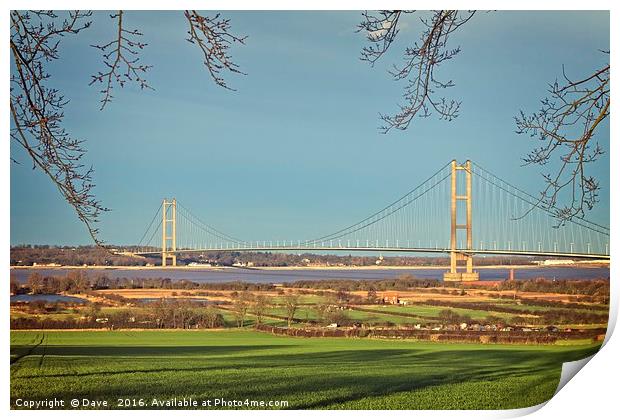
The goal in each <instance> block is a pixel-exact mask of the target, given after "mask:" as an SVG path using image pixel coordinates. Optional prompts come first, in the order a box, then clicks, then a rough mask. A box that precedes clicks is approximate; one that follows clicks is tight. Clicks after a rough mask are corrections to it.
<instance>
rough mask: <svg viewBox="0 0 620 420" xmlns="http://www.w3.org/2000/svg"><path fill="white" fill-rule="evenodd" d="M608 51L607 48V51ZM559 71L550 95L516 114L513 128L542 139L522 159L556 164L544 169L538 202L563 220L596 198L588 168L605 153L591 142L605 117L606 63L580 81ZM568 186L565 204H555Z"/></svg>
mask: <svg viewBox="0 0 620 420" xmlns="http://www.w3.org/2000/svg"><path fill="white" fill-rule="evenodd" d="M606 53H607V54H609V53H608V52H606ZM562 73H563V78H564V80H563V82H562V83H561V84H560V83H559V82H558V81H557V80H556V81H555V82H554V83H553V84H551V85H550V86H549V97H546V98H544V99H543V100H542V101H541V103H542V107H541V109H540V110H539V111H538V112H536V113H534V114H531V115H526V114H525V113H524V112H523V111H521V112H520V115H519V116H518V117H516V118H515V121H516V125H517V133H519V134H529V135H530V136H531V137H535V138H537V139H538V141H540V142H541V143H542V145H541V146H539V147H536V148H535V149H533V150H532V151H531V152H530V153H529V154H528V155H527V156H526V157H525V158H524V159H523V161H524V164H526V165H529V164H535V165H540V166H546V165H547V164H548V163H549V162H550V161H551V159H553V158H554V156H557V158H559V161H560V162H559V169H557V171H554V174H553V175H552V174H551V173H543V174H542V175H543V178H544V180H545V184H546V187H545V189H544V190H543V191H542V192H541V194H540V198H539V201H540V203H539V204H543V205H545V206H546V207H547V208H549V209H552V210H553V211H554V214H555V216H556V217H557V218H558V219H559V220H560V221H561V222H564V221H567V220H570V219H572V218H573V217H583V216H584V213H585V211H586V210H591V209H592V208H593V206H594V205H595V204H596V203H597V202H598V200H599V198H598V191H599V190H600V184H599V181H598V180H597V179H596V178H595V177H593V176H591V175H589V174H588V173H587V165H588V164H590V163H592V162H594V161H596V160H597V159H598V158H599V157H600V156H601V155H602V154H603V153H604V151H603V149H602V148H601V146H600V145H599V144H598V143H595V144H594V145H592V142H593V140H594V137H595V134H596V130H597V128H598V127H599V125H600V124H601V122H603V121H604V120H605V119H607V117H608V116H609V103H610V97H609V92H610V90H609V89H610V86H609V65H605V66H603V67H602V68H601V69H599V70H597V71H596V72H594V73H593V74H591V75H590V76H588V77H586V78H584V79H581V80H579V81H573V80H571V79H569V78H568V77H567V76H566V74H565V73H564V71H563V72H562ZM563 191H566V195H567V196H568V200H567V201H568V203H569V204H568V205H565V206H561V207H560V206H558V203H559V202H561V201H564V200H560V196H561V194H562V192H563Z"/></svg>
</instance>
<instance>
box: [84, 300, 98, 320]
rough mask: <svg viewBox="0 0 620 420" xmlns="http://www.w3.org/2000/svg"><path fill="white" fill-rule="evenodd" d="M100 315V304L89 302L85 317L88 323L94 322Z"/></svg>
mask: <svg viewBox="0 0 620 420" xmlns="http://www.w3.org/2000/svg"><path fill="white" fill-rule="evenodd" d="M100 314H101V303H100V302H91V303H89V304H88V306H87V307H86V312H85V316H86V318H88V320H89V321H93V322H94V321H95V320H96V319H97V318H99V315H100Z"/></svg>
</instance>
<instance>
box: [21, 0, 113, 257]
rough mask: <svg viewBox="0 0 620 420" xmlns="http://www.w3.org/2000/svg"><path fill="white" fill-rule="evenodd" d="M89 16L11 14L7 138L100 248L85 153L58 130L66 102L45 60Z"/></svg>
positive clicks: (79, 142) (97, 209) (98, 206)
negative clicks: (52, 81)
mask: <svg viewBox="0 0 620 420" xmlns="http://www.w3.org/2000/svg"><path fill="white" fill-rule="evenodd" d="M90 16H91V13H90V12H81V11H74V12H68V18H67V19H64V20H63V21H62V22H60V21H59V19H58V16H57V15H56V14H55V13H53V12H51V11H36V12H20V11H11V13H10V17H11V40H10V48H11V55H12V61H13V64H14V66H15V71H12V72H11V98H10V109H11V119H12V127H11V139H12V140H13V141H15V142H17V143H18V144H19V145H21V146H22V147H23V148H24V149H25V150H26V152H27V153H28V155H29V156H30V158H31V159H32V162H33V169H34V168H39V169H41V170H42V171H43V172H44V173H45V174H46V175H47V176H48V177H49V178H50V179H51V180H52V182H53V183H54V184H55V185H56V186H57V187H58V189H59V191H60V192H61V194H62V195H63V197H64V198H65V199H66V201H67V202H68V203H69V204H70V205H71V206H72V207H73V208H74V209H75V211H76V213H77V215H78V217H79V219H80V220H81V221H82V222H84V224H85V225H86V227H87V229H88V232H89V234H90V236H91V237H92V238H93V240H94V241H95V242H96V243H97V244H99V245H101V244H102V242H101V241H100V240H99V239H98V238H97V234H98V231H97V229H95V228H94V224H95V223H96V222H97V218H98V216H99V214H100V213H101V212H102V211H107V209H106V208H104V207H103V206H102V205H101V204H100V202H99V201H97V200H96V199H95V198H94V195H93V193H92V189H93V187H94V184H93V181H92V174H93V172H92V168H90V169H84V167H83V165H82V164H81V163H80V162H81V160H82V158H83V156H84V154H85V153H86V150H85V149H84V147H83V140H77V139H74V138H72V137H71V136H70V135H69V134H68V133H67V132H66V131H65V129H64V128H63V127H62V125H63V118H64V113H63V108H64V106H65V105H66V104H67V102H68V100H66V99H65V98H64V96H63V95H62V94H60V92H59V91H58V90H56V89H54V88H50V87H48V86H47V83H48V82H49V79H50V75H49V74H48V73H47V71H46V70H45V65H46V63H48V62H51V61H53V60H56V59H58V58H59V55H58V45H59V43H60V38H61V37H63V36H65V35H68V34H77V33H79V32H80V31H82V30H83V29H86V28H88V27H89V26H90V23H91V22H90V21H89V20H87V18H89V17H90Z"/></svg>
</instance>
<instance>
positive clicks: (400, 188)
mask: <svg viewBox="0 0 620 420" xmlns="http://www.w3.org/2000/svg"><path fill="white" fill-rule="evenodd" d="M225 15H226V16H227V17H230V18H231V24H232V27H233V31H235V33H237V34H240V35H247V36H248V39H247V41H246V45H245V46H240V47H234V48H233V49H232V50H231V53H232V54H233V56H234V59H235V60H236V62H237V63H238V64H239V65H240V67H241V69H242V70H243V71H244V72H246V73H247V76H239V75H228V74H227V75H225V76H226V78H227V81H228V83H229V85H231V86H232V87H234V88H235V89H237V90H236V91H235V92H231V91H227V90H224V89H222V88H219V87H217V86H216V85H215V84H214V83H213V82H212V81H211V79H210V78H209V76H208V73H207V71H206V69H205V68H204V66H203V65H202V62H201V57H200V54H199V51H198V50H197V49H196V48H195V47H194V46H193V45H191V44H189V43H188V42H187V41H186V40H185V37H186V34H185V31H186V29H185V28H186V24H185V22H184V18H183V16H182V14H181V12H127V13H126V15H125V21H126V23H127V24H128V26H129V27H130V28H131V27H137V28H139V29H140V30H141V31H142V32H143V33H144V37H143V38H144V41H145V42H147V43H148V44H149V45H148V46H147V47H146V49H145V50H144V51H143V53H142V55H141V61H142V62H143V63H144V64H152V65H153V66H154V67H153V68H152V69H151V70H150V71H149V72H148V74H147V79H148V81H149V82H150V83H151V85H152V86H153V87H154V88H155V90H154V91H140V90H139V88H137V87H135V86H133V85H130V86H128V87H126V88H124V89H123V90H119V89H116V92H115V96H116V97H115V100H114V102H112V103H111V104H109V105H108V106H107V107H106V109H105V110H103V111H99V99H100V96H99V89H98V88H97V87H93V86H88V83H89V81H90V75H91V74H94V73H96V72H97V71H98V70H100V69H102V61H101V56H100V52H99V51H98V50H96V49H94V48H92V47H90V46H89V45H91V44H101V43H102V42H107V40H110V39H112V37H113V36H114V22H112V21H111V20H110V18H109V16H108V14H107V13H104V12H97V13H95V16H94V22H93V26H92V27H91V28H90V29H89V30H87V31H84V32H82V33H81V34H80V35H78V36H74V37H67V38H64V39H63V40H62V43H61V56H62V59H61V60H59V61H58V62H56V63H54V64H53V65H52V66H50V72H51V74H52V76H53V84H54V86H55V87H57V88H59V89H60V90H61V91H62V92H63V93H64V94H65V95H66V97H67V98H69V99H70V100H71V102H70V104H69V105H68V106H67V107H66V112H65V115H66V117H65V124H66V128H67V130H68V131H69V132H70V133H72V134H73V135H74V136H76V137H79V138H83V139H85V140H86V147H87V148H88V155H87V156H86V162H87V163H88V164H92V165H93V167H94V168H95V181H96V184H97V187H96V190H95V192H96V194H97V196H98V198H99V199H101V201H102V202H103V204H104V205H105V206H107V207H109V208H110V209H111V211H110V212H108V213H106V214H104V215H103V216H102V217H101V222H100V223H99V228H100V235H101V238H102V239H103V240H104V241H106V242H107V243H112V244H132V243H135V242H137V241H138V240H139V239H140V236H141V235H142V233H143V232H144V230H145V228H146V225H147V224H148V222H149V221H150V219H151V217H152V215H153V213H154V212H155V209H156V207H157V206H159V205H161V199H162V198H163V197H172V196H175V197H176V198H177V199H178V200H179V201H180V202H182V203H183V205H184V206H185V207H187V208H189V209H192V211H193V213H195V214H196V215H198V216H199V217H200V218H202V219H203V220H205V221H206V222H208V223H210V224H212V225H214V226H216V227H217V228H219V229H220V230H223V231H225V232H227V233H229V234H231V235H233V236H235V235H236V236H241V237H243V238H248V239H263V238H266V239H277V238H305V237H315V236H317V235H320V234H322V233H325V232H330V231H334V230H337V229H338V228H340V227H342V226H343V225H348V224H350V223H352V222H354V221H357V220H358V219H362V218H363V217H365V216H366V215H368V214H369V213H371V212H373V211H375V210H377V209H379V208H381V207H383V206H384V205H385V204H387V203H388V202H390V201H392V200H393V199H395V198H397V197H399V196H400V195H402V193H404V192H406V191H408V190H409V189H410V188H411V187H413V186H415V185H417V184H419V182H420V181H422V180H423V179H425V178H426V177H427V176H428V175H430V174H432V173H433V172H434V171H435V170H436V169H438V168H439V167H441V166H442V165H443V164H444V163H446V162H448V161H449V160H451V159H452V158H457V159H459V160H465V159H467V158H470V159H472V160H474V161H476V162H478V163H479V164H480V165H482V166H483V167H485V168H487V169H488V170H490V171H491V172H494V173H496V174H497V175H500V176H501V177H503V178H504V179H506V180H507V181H511V182H513V183H515V184H517V185H519V186H521V187H522V188H523V189H525V190H527V191H529V192H532V193H534V194H536V193H537V192H538V191H540V190H541V189H542V188H543V182H542V179H541V177H540V169H539V168H536V167H522V166H521V161H520V158H521V157H523V156H524V155H525V154H526V153H527V152H528V151H529V150H531V149H532V147H533V146H534V145H535V144H534V142H533V141H532V140H531V139H530V138H529V137H527V136H520V135H517V134H515V124H514V116H515V115H516V114H517V113H518V111H519V109H524V110H527V111H535V110H537V109H538V107H539V100H540V99H541V98H542V97H544V96H545V93H546V88H547V84H548V83H550V82H552V81H553V80H554V79H555V78H556V77H560V76H561V71H562V65H564V66H565V68H566V71H567V74H569V75H571V76H574V77H575V78H579V77H580V76H585V75H588V74H591V73H592V71H593V70H594V69H596V68H599V67H600V66H602V65H603V64H604V63H605V60H606V59H607V57H606V56H605V55H603V54H601V53H600V52H599V51H598V50H600V49H603V50H605V49H609V14H608V13H607V12H581V11H578V12H558V11H553V12H492V13H480V14H477V15H476V16H475V17H474V19H472V21H470V23H468V24H467V25H466V26H464V27H462V29H461V30H460V32H459V33H457V34H455V35H454V36H453V38H452V39H451V42H452V43H453V45H454V46H457V45H460V46H461V47H462V52H461V53H460V54H459V55H458V56H457V57H456V58H454V59H453V60H452V61H451V62H449V63H446V64H445V65H444V66H443V67H442V68H441V70H440V71H441V73H440V75H441V77H443V78H445V79H452V80H453V81H454V82H455V83H456V87H454V88H451V89H450V90H448V91H446V92H445V94H446V95H447V96H449V97H454V98H457V99H460V100H462V102H463V103H462V109H461V112H460V116H459V117H458V118H457V119H456V120H455V121H452V122H445V121H440V120H438V118H436V116H433V117H430V118H427V119H418V120H416V121H415V122H414V123H413V124H412V125H411V127H410V129H409V130H407V131H394V132H390V133H389V134H387V135H384V134H381V133H380V132H379V131H378V130H377V127H378V126H379V125H380V121H379V118H378V114H379V113H380V112H381V113H393V112H394V111H396V109H397V108H396V105H397V103H398V102H399V101H400V95H401V91H402V84H399V83H395V82H393V81H392V80H391V79H390V78H389V75H388V74H387V69H388V68H389V67H390V66H391V64H393V63H396V62H398V61H399V60H401V56H402V50H403V48H404V47H405V46H406V45H407V44H411V43H412V42H413V40H414V39H416V38H417V36H418V33H419V26H418V24H417V22H416V20H415V18H409V17H408V18H407V19H406V20H405V22H404V23H405V26H404V27H403V29H402V31H401V33H400V35H399V39H398V41H397V42H396V43H395V44H394V45H393V46H392V50H391V52H390V53H388V54H387V55H386V56H385V57H384V58H383V60H382V61H381V62H380V63H378V64H377V65H376V66H375V67H374V68H372V67H370V66H369V65H368V64H366V63H363V62H361V61H360V60H359V52H360V49H361V48H362V46H363V45H365V39H364V36H363V34H361V33H356V32H355V28H356V25H357V24H358V23H359V21H360V18H361V14H360V12H355V11H354V12H294V13H289V12H226V13H225ZM599 142H600V143H601V144H602V145H603V147H604V148H605V149H606V151H608V150H609V125H608V123H605V124H604V125H603V126H602V127H601V130H600V131H599ZM11 155H12V157H13V158H15V159H17V160H18V161H20V162H21V164H20V165H16V164H12V165H11V243H12V244H19V243H38V244H44V243H46V244H88V243H90V240H89V237H88V234H87V232H86V229H85V227H84V226H83V225H82V224H80V223H79V222H78V220H77V218H76V216H75V214H74V212H73V210H72V209H71V208H70V207H69V205H67V204H66V203H65V202H64V201H63V199H62V198H61V196H60V195H59V194H58V192H57V191H56V189H55V187H54V186H53V185H52V184H51V183H50V182H49V181H48V179H47V178H46V177H45V176H44V175H42V174H41V173H40V172H38V171H36V170H35V171H33V170H32V166H31V165H30V164H29V162H28V159H27V157H26V156H25V155H24V153H23V152H22V151H21V150H20V149H19V147H18V146H16V145H14V144H12V145H11ZM591 170H592V173H593V174H594V175H596V176H598V177H599V179H600V181H601V186H602V192H601V201H600V203H599V204H598V206H597V207H596V208H595V209H594V210H593V211H592V212H591V213H590V214H588V219H591V220H594V221H597V222H599V223H603V224H606V225H608V224H609V154H606V155H604V156H603V157H602V158H601V159H600V160H599V161H598V162H597V163H596V164H594V165H593V166H592V168H591Z"/></svg>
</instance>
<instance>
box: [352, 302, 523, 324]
mask: <svg viewBox="0 0 620 420" xmlns="http://www.w3.org/2000/svg"><path fill="white" fill-rule="evenodd" d="M365 308H366V309H371V310H375V311H382V312H391V313H394V314H408V315H417V316H420V317H438V316H439V313H440V312H441V311H443V310H450V311H452V312H456V313H457V314H459V315H463V316H464V315H467V316H470V317H471V318H472V319H475V320H484V319H485V318H486V317H488V316H489V315H493V316H497V317H500V318H502V319H504V320H506V321H508V320H510V319H511V318H514V317H515V316H516V315H515V314H510V313H505V312H494V311H483V310H478V309H463V308H453V307H450V306H431V305H406V306H400V305H399V306H394V305H368V306H360V309H365Z"/></svg>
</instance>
